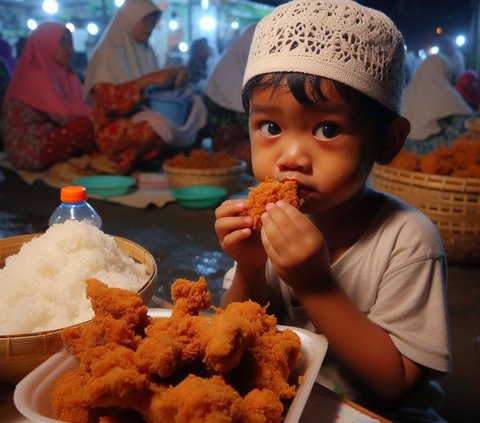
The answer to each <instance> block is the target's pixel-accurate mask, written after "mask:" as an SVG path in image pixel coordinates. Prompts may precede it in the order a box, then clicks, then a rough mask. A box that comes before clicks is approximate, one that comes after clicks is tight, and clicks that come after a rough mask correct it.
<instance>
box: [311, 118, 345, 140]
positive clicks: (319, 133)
mask: <svg viewBox="0 0 480 423" xmlns="http://www.w3.org/2000/svg"><path fill="white" fill-rule="evenodd" d="M339 133H340V127H339V126H338V125H337V124H335V123H331V122H327V123H322V124H321V125H319V126H317V127H316V128H315V132H314V134H313V135H314V136H315V137H316V138H318V139H320V140H331V139H332V138H335V137H336V136H337V135H338V134H339Z"/></svg>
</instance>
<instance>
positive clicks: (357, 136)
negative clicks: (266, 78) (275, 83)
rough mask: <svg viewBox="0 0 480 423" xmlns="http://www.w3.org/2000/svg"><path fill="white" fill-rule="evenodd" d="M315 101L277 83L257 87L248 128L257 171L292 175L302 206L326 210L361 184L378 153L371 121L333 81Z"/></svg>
mask: <svg viewBox="0 0 480 423" xmlns="http://www.w3.org/2000/svg"><path fill="white" fill-rule="evenodd" d="M322 84H323V85H322V91H323V92H324V94H325V95H326V97H327V98H326V101H324V102H323V103H322V104H321V105H320V106H318V107H314V108H313V107H305V106H303V105H301V104H300V103H298V102H297V101H296V100H295V98H294V97H293V95H292V94H291V93H290V92H289V91H288V87H286V86H285V85H281V86H280V87H278V88H277V89H276V90H272V89H271V88H268V89H265V90H261V91H256V92H255V93H254V94H253V95H252V97H251V99H250V120H249V130H250V138H251V143H252V162H253V171H254V174H255V177H256V178H257V180H259V181H263V180H264V179H265V177H266V176H271V177H273V178H274V179H277V180H295V181H297V183H298V184H299V194H300V196H302V197H304V198H306V199H308V201H306V202H305V204H304V207H303V208H302V210H303V211H305V212H307V213H316V212H323V211H327V210H329V209H331V208H333V207H335V206H336V205H338V204H340V203H342V202H344V201H345V200H347V199H349V198H350V197H352V196H353V195H354V194H356V193H357V192H358V191H359V190H361V189H362V188H363V187H364V184H365V182H366V180H367V177H368V174H369V172H370V170H371V167H372V166H373V163H374V162H375V159H376V148H375V146H374V140H373V139H372V137H371V134H372V133H373V130H372V128H371V126H372V124H370V125H367V123H365V122H361V121H360V120H359V119H358V118H357V119H356V120H355V119H354V112H353V110H352V108H351V107H349V104H347V103H346V101H345V100H344V99H343V98H342V97H341V96H340V95H339V94H338V93H337V92H336V90H335V88H334V87H333V84H332V83H331V82H329V81H327V80H323V81H322Z"/></svg>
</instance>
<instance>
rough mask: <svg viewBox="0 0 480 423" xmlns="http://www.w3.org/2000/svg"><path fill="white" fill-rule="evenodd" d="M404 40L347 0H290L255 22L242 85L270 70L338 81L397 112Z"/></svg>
mask: <svg viewBox="0 0 480 423" xmlns="http://www.w3.org/2000/svg"><path fill="white" fill-rule="evenodd" d="M404 56H405V48H404V44H403V38H402V35H401V34H400V32H399V31H398V30H397V28H396V27H395V25H394V24H393V23H392V21H391V20H390V19H389V18H388V17H387V16H385V15H384V14H383V13H381V12H379V11H377V10H374V9H370V8H367V7H364V6H361V5H359V4H358V3H356V2H354V1H350V0H321V1H320V0H295V1H291V2H289V3H286V4H284V5H282V6H279V7H277V8H276V9H275V10H274V11H273V12H272V13H271V14H269V15H267V16H266V17H265V18H263V19H262V20H261V21H260V22H259V23H258V25H257V28H256V30H255V35H254V37H253V42H252V46H251V49H250V55H249V58H248V63H247V68H246V70H245V76H244V80H243V82H244V84H245V83H246V82H248V80H250V79H251V78H252V77H254V76H256V75H261V74H264V73H273V72H302V73H308V74H311V75H317V76H321V77H326V78H330V79H333V80H336V81H339V82H342V83H344V84H346V85H348V86H350V87H352V88H355V89H357V90H358V91H360V92H362V93H363V94H365V95H367V96H369V97H371V98H373V99H375V100H377V101H378V102H379V103H381V104H383V105H384V106H385V107H387V108H388V109H390V110H393V111H394V112H397V113H398V112H399V110H400V100H401V94H402V90H403V85H404V61H405V57H404Z"/></svg>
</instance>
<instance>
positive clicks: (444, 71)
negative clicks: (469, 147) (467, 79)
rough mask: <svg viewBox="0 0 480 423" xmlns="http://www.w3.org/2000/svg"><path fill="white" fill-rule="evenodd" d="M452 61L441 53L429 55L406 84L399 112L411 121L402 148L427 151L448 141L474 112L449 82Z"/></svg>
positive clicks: (462, 128)
mask: <svg viewBox="0 0 480 423" xmlns="http://www.w3.org/2000/svg"><path fill="white" fill-rule="evenodd" d="M452 76H453V65H452V63H451V61H450V59H449V58H448V57H447V56H445V55H443V54H434V55H431V56H428V57H427V58H426V59H425V60H424V61H423V62H422V63H421V64H420V65H419V66H418V68H417V70H416V72H415V73H414V75H413V76H412V78H411V80H410V82H409V83H408V84H407V86H406V87H405V90H404V92H403V99H402V115H403V116H405V117H406V118H407V119H408V120H409V121H410V124H411V131H410V134H409V135H408V138H407V141H406V143H405V148H406V149H407V150H409V151H412V152H415V153H417V154H426V153H429V152H431V151H433V150H435V149H437V148H438V147H440V146H444V145H450V144H451V143H453V141H455V140H456V139H457V138H458V137H459V135H460V133H461V132H462V131H464V121H465V118H467V117H469V116H471V115H472V114H473V110H472V108H471V107H470V106H469V105H468V104H467V103H466V101H465V100H464V99H463V98H462V96H461V95H460V94H459V93H458V92H457V90H456V89H455V87H454V86H453V84H452V80H453V79H452Z"/></svg>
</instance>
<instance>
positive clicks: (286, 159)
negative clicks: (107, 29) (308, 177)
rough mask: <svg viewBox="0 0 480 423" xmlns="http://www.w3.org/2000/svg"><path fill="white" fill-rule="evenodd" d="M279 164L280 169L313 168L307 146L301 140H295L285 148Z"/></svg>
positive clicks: (302, 169) (304, 169)
mask: <svg viewBox="0 0 480 423" xmlns="http://www.w3.org/2000/svg"><path fill="white" fill-rule="evenodd" d="M278 166H279V167H280V169H282V168H283V169H288V170H300V171H306V170H309V169H310V168H311V160H310V156H309V155H308V152H307V151H306V150H305V148H302V145H301V144H300V143H299V142H293V143H290V144H288V145H287V146H286V148H285V149H284V150H283V153H282V154H281V155H280V158H279V160H278Z"/></svg>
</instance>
